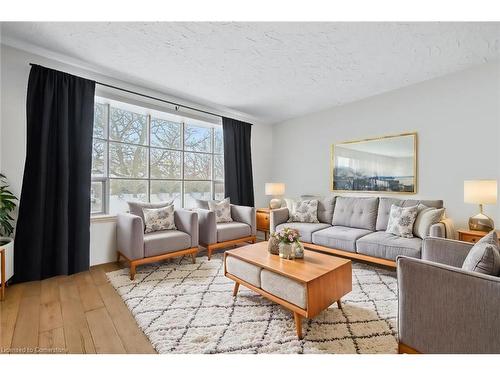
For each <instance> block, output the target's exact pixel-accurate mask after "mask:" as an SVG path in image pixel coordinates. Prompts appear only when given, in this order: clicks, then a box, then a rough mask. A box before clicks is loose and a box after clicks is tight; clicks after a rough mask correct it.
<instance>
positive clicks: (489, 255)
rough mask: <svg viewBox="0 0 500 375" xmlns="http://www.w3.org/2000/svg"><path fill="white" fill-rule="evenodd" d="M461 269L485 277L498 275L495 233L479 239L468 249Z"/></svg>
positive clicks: (499, 256) (498, 251)
mask: <svg viewBox="0 0 500 375" xmlns="http://www.w3.org/2000/svg"><path fill="white" fill-rule="evenodd" d="M462 269H463V270H466V271H472V272H479V273H482V274H485V275H491V276H498V274H499V273H500V249H499V246H498V237H497V234H496V232H495V231H492V232H490V233H489V234H487V235H486V236H484V237H483V238H481V239H480V240H479V241H478V242H477V243H476V244H475V245H474V246H473V247H472V249H470V251H469V254H468V255H467V258H465V260H464V264H463V265H462Z"/></svg>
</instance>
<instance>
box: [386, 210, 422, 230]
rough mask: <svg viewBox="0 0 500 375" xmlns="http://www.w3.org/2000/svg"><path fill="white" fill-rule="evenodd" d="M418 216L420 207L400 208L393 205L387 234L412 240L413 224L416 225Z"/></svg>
mask: <svg viewBox="0 0 500 375" xmlns="http://www.w3.org/2000/svg"><path fill="white" fill-rule="evenodd" d="M417 214H418V206H412V207H399V206H396V205H395V204H393V205H392V206H391V212H390V213H389V222H388V223H387V229H386V232H387V233H392V234H395V235H396V236H399V237H404V238H412V237H413V223H415V219H416V218H417Z"/></svg>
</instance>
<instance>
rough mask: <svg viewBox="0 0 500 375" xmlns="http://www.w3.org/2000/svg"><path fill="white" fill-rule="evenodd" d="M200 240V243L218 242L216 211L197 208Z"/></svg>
mask: <svg viewBox="0 0 500 375" xmlns="http://www.w3.org/2000/svg"><path fill="white" fill-rule="evenodd" d="M196 212H197V213H198V227H199V242H200V245H211V244H214V243H216V242H217V223H216V221H215V212H213V211H210V210H205V209H203V208H197V209H196Z"/></svg>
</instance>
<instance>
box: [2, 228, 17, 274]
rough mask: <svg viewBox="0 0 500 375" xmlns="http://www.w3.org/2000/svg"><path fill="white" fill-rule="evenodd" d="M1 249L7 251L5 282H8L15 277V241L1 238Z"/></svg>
mask: <svg viewBox="0 0 500 375" xmlns="http://www.w3.org/2000/svg"><path fill="white" fill-rule="evenodd" d="M0 248H1V249H5V281H8V280H9V279H10V278H11V277H12V276H14V239H12V238H10V237H0ZM0 272H1V270H0Z"/></svg>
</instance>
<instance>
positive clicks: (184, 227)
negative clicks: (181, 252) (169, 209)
mask: <svg viewBox="0 0 500 375" xmlns="http://www.w3.org/2000/svg"><path fill="white" fill-rule="evenodd" d="M174 220H175V226H176V227H177V229H178V230H180V231H182V232H184V233H187V234H189V235H190V236H191V247H198V214H197V213H196V212H194V211H188V210H181V209H179V210H175V212H174Z"/></svg>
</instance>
